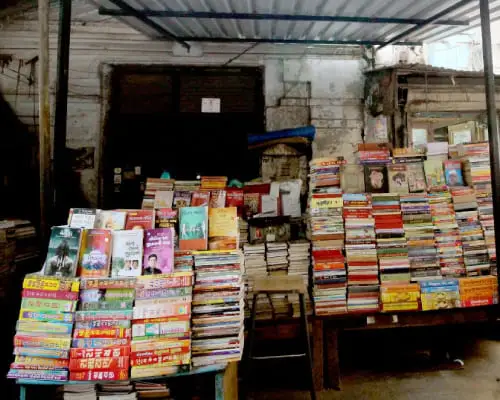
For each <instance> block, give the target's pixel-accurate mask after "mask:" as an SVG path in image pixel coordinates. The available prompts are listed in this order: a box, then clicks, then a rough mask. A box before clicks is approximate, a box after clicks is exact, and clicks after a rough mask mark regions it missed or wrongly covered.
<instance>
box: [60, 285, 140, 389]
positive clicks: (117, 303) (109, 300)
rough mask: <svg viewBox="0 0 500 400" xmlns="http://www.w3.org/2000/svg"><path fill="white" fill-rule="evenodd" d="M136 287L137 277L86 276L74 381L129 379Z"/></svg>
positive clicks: (76, 335) (77, 330) (74, 355)
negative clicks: (92, 277) (94, 277)
mask: <svg viewBox="0 0 500 400" xmlns="http://www.w3.org/2000/svg"><path fill="white" fill-rule="evenodd" d="M134 286H135V278H96V279H82V281H81V283H80V304H79V306H78V310H79V311H77V312H76V324H75V330H74V331H73V341H72V343H71V359H70V364H69V369H70V380H75V381H117V380H118V381H122V380H127V379H128V377H129V365H130V357H129V356H130V338H131V336H132V334H131V333H132V332H131V328H130V320H131V319H132V308H133V304H134V297H135V291H134Z"/></svg>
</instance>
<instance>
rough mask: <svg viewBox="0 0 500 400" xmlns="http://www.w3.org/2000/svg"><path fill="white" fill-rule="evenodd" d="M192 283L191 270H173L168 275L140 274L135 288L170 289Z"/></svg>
mask: <svg viewBox="0 0 500 400" xmlns="http://www.w3.org/2000/svg"><path fill="white" fill-rule="evenodd" d="M192 285H193V273H192V272H174V273H173V274H170V275H162V276H161V277H158V276H155V275H146V276H141V277H139V278H138V279H137V283H136V288H137V289H147V290H151V289H170V288H179V287H185V286H192Z"/></svg>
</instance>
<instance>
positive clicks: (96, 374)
mask: <svg viewBox="0 0 500 400" xmlns="http://www.w3.org/2000/svg"><path fill="white" fill-rule="evenodd" d="M69 380H70V381H126V380H128V368H125V369H117V368H113V369H106V370H86V371H74V372H70V374H69Z"/></svg>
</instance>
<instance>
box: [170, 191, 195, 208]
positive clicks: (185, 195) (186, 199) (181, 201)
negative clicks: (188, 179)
mask: <svg viewBox="0 0 500 400" xmlns="http://www.w3.org/2000/svg"><path fill="white" fill-rule="evenodd" d="M190 205H191V192H188V191H179V190H176V191H175V192H174V204H173V205H172V207H173V208H176V209H177V210H178V209H180V208H182V207H189V206H190Z"/></svg>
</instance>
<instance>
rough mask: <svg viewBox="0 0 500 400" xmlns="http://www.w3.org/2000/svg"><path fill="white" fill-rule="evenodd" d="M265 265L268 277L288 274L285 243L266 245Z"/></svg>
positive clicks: (286, 246)
mask: <svg viewBox="0 0 500 400" xmlns="http://www.w3.org/2000/svg"><path fill="white" fill-rule="evenodd" d="M266 263H267V272H268V273H269V276H277V275H287V274H288V245H287V243H286V242H268V243H266Z"/></svg>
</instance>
